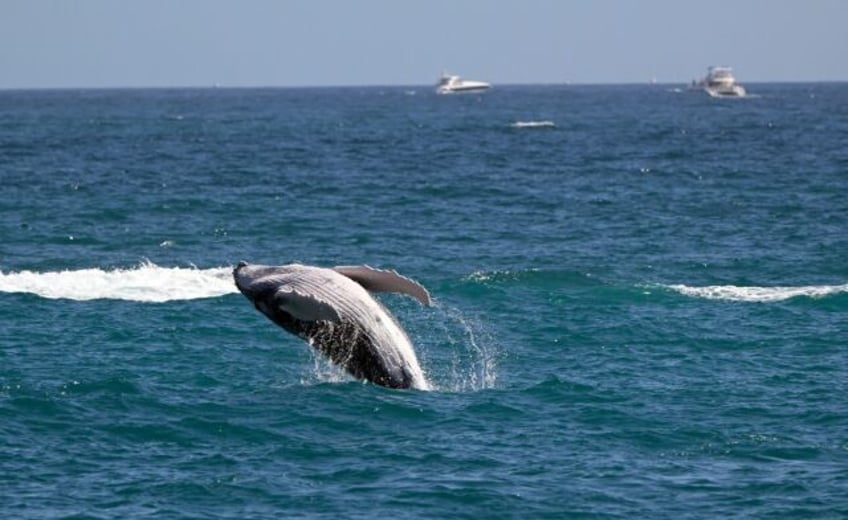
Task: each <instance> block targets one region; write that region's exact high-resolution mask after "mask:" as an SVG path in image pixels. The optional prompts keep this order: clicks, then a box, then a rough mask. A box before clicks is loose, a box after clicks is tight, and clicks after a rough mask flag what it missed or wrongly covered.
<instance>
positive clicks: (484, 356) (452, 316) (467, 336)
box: [423, 301, 498, 392]
mask: <svg viewBox="0 0 848 520" xmlns="http://www.w3.org/2000/svg"><path fill="white" fill-rule="evenodd" d="M433 309H434V314H435V315H434V316H433V317H432V318H431V319H432V321H433V325H434V327H433V329H432V332H433V333H434V334H433V335H432V337H431V338H430V342H432V343H436V345H434V347H433V349H428V351H427V352H426V354H427V355H426V358H425V359H424V361H423V364H424V365H425V366H424V370H425V371H426V372H427V378H428V380H430V382H431V384H432V385H433V387H434V389H435V390H438V391H449V392H468V391H478V390H484V389H488V388H493V387H494V386H495V383H496V382H497V359H498V356H497V351H496V350H495V349H494V348H493V346H492V345H494V342H493V341H492V340H491V338H490V337H488V335H487V334H486V332H485V329H484V328H483V326H482V325H481V324H480V323H479V322H478V321H476V320H474V319H472V318H469V317H468V316H467V315H466V314H464V313H463V312H462V311H461V310H460V309H458V308H456V307H452V306H448V305H445V304H443V303H441V302H439V301H436V302H434V308H433ZM437 352H438V354H437Z"/></svg>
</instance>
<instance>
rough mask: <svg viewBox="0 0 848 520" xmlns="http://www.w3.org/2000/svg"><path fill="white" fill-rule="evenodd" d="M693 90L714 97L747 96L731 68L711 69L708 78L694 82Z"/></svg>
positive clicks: (708, 71) (708, 70)
mask: <svg viewBox="0 0 848 520" xmlns="http://www.w3.org/2000/svg"><path fill="white" fill-rule="evenodd" d="M691 88H693V89H697V90H700V89H703V90H704V92H706V93H707V94H709V95H710V96H712V97H744V96H745V95H746V94H747V92H746V91H745V87H743V86H742V85H740V84H739V83H737V82H736V78H735V77H733V69H731V68H730V67H710V68H709V69H707V76H706V77H705V78H704V79H702V80H700V81H693V82H692V85H691Z"/></svg>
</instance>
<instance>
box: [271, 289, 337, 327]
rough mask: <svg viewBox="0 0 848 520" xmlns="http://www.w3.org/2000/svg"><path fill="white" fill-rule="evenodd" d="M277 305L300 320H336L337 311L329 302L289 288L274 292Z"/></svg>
mask: <svg viewBox="0 0 848 520" xmlns="http://www.w3.org/2000/svg"><path fill="white" fill-rule="evenodd" d="M274 302H275V303H276V304H277V307H278V308H279V309H280V310H281V311H283V312H287V313H289V314H291V315H292V316H293V317H294V318H296V319H298V320H301V321H322V320H324V321H338V320H339V319H340V316H339V313H338V312H337V311H336V309H335V308H334V307H333V306H332V305H330V304H329V303H327V302H325V301H324V300H321V299H319V298H316V297H314V296H310V295H308V294H303V293H301V292H298V291H294V290H291V289H288V290H286V289H279V290H277V292H276V293H274Z"/></svg>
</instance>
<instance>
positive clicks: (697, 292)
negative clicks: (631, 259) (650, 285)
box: [665, 284, 848, 302]
mask: <svg viewBox="0 0 848 520" xmlns="http://www.w3.org/2000/svg"><path fill="white" fill-rule="evenodd" d="M665 287H667V288H669V289H672V290H674V291H676V292H679V293H680V294H684V295H686V296H692V297H695V298H706V299H708V300H726V301H737V302H778V301H783V300H788V299H790V298H797V297H808V298H823V297H825V296H831V295H834V294H840V293H844V292H848V284H842V285H805V286H796V287H789V286H786V287H757V286H737V285H707V286H701V287H693V286H689V285H682V284H676V285H666V286H665Z"/></svg>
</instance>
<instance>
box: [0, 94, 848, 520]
mask: <svg viewBox="0 0 848 520" xmlns="http://www.w3.org/2000/svg"><path fill="white" fill-rule="evenodd" d="M748 87H749V88H748V90H749V91H750V92H751V93H752V94H753V95H752V96H750V97H748V98H745V99H712V98H709V97H707V96H706V95H703V94H698V93H693V92H686V91H679V90H677V89H675V88H673V86H526V87H524V86H522V87H509V86H507V87H498V88H496V89H494V90H493V91H491V92H488V93H486V94H484V95H462V96H436V95H435V94H433V93H432V89H431V88H429V87H417V88H412V87H409V88H376V87H375V88H339V89H256V90H253V89H233V90H229V89H184V90H63V91H2V92H0V180H1V181H2V182H0V215H2V220H0V324H2V326H0V516H2V517H4V518H124V517H126V518H138V517H153V518H210V517H216V518H248V517H250V518H262V517H264V518H271V517H308V518H313V517H314V518H322V517H323V518H337V517H347V518H362V517H373V516H378V517H390V516H401V515H402V516H401V517H403V518H480V517H484V516H485V517H500V518H514V517H548V518H568V517H577V518H579V517H585V518H727V517H753V518H843V517H845V516H848V498H846V497H848V494H846V492H845V490H846V489H848V404H846V402H848V401H846V398H845V396H846V395H848V356H846V334H848V262H846V258H848V199H846V196H845V195H846V193H848V148H846V146H845V144H846V142H848V85H846V84H761V85H750V86H748ZM240 260H246V261H248V262H251V263H265V264H284V263H290V262H294V261H298V262H303V263H309V264H317V265H325V266H332V265H339V264H360V263H362V264H370V265H373V266H378V267H384V268H394V269H397V270H398V271H399V272H401V273H402V274H404V275H407V276H409V277H412V278H414V279H416V280H418V281H419V282H421V283H422V284H423V285H425V286H426V287H427V288H428V289H429V291H430V292H431V294H432V296H433V297H434V300H435V303H434V305H433V306H432V307H422V306H421V305H420V304H418V303H417V302H416V301H414V300H412V299H409V298H404V297H402V296H396V295H388V296H385V295H380V296H379V297H380V299H381V300H382V301H383V303H384V304H386V306H387V307H389V308H390V309H391V310H392V312H393V313H394V314H395V315H396V317H397V318H398V320H399V321H400V322H401V323H402V324H403V326H404V327H405V328H406V330H407V332H408V333H409V336H410V337H411V339H412V341H413V343H414V344H415V346H416V351H417V353H418V356H419V358H420V360H421V364H422V366H423V368H424V370H425V372H426V374H427V377H428V379H429V380H430V382H431V383H432V384H433V386H434V387H435V390H434V391H431V392H420V391H398V390H390V389H386V388H381V387H377V386H374V385H370V384H366V383H362V382H358V381H353V380H351V379H349V377H348V376H346V375H345V374H343V373H341V372H340V371H339V370H337V369H336V368H335V367H333V366H331V365H329V364H328V363H326V362H325V361H324V360H323V359H321V358H320V357H319V356H317V355H316V354H314V353H313V352H312V351H311V350H310V348H309V347H308V346H307V345H306V344H305V343H303V342H301V341H300V340H298V339H297V338H295V337H293V336H290V335H288V334H286V333H285V332H284V331H283V330H282V329H280V328H277V327H276V326H274V325H273V324H272V323H271V322H270V321H268V320H267V319H266V318H264V317H263V316H261V315H260V314H259V313H258V312H256V311H255V310H254V309H253V307H252V306H251V305H250V303H249V302H248V301H247V300H246V299H245V298H244V297H243V296H241V295H240V294H238V293H237V291H236V289H235V286H234V284H233V283H232V278H231V274H230V272H231V269H232V266H233V265H235V264H236V263H237V262H238V261H240Z"/></svg>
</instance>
